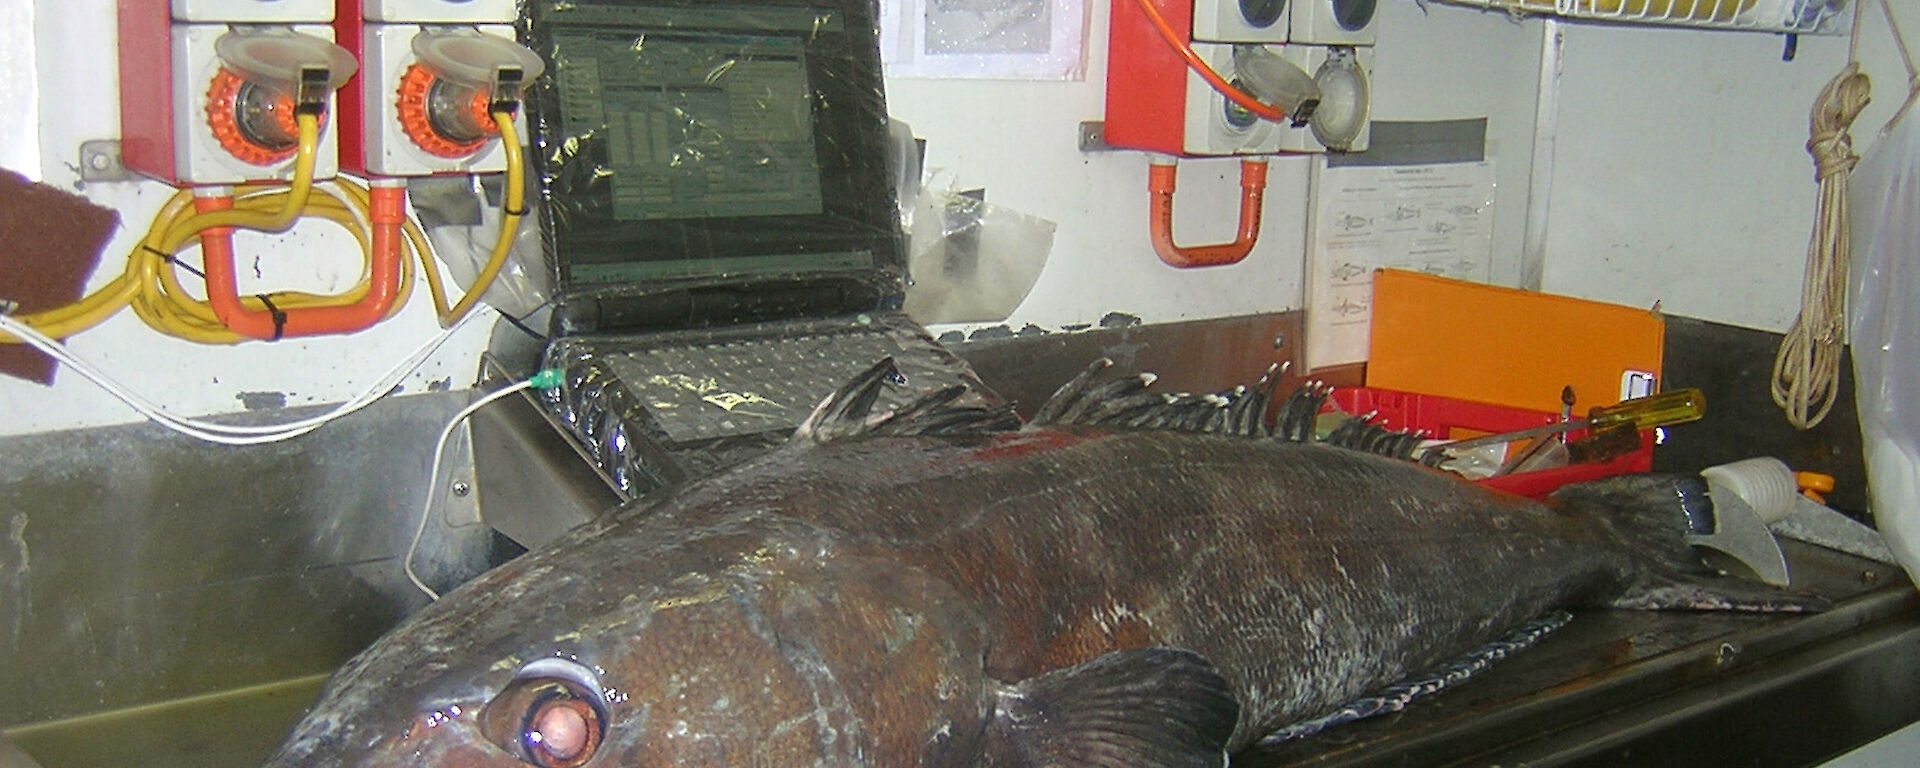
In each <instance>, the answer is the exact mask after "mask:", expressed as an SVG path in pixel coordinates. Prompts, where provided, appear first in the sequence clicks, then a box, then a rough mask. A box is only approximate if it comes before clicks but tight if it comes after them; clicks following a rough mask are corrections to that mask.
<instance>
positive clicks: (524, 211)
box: [500, 206, 527, 216]
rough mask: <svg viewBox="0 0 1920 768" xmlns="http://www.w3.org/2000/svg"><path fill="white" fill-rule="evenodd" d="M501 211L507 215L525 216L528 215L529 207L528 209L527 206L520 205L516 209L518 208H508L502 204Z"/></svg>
mask: <svg viewBox="0 0 1920 768" xmlns="http://www.w3.org/2000/svg"><path fill="white" fill-rule="evenodd" d="M500 212H501V213H504V214H506V215H508V216H525V215H527V209H526V208H525V207H524V206H523V207H520V208H517V209H516V208H508V207H506V206H501V207H500Z"/></svg>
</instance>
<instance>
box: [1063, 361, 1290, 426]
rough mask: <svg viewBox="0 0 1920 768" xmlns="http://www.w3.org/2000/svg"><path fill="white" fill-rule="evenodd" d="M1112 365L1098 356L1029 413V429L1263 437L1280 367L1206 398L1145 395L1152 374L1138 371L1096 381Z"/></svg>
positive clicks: (1149, 393)
mask: <svg viewBox="0 0 1920 768" xmlns="http://www.w3.org/2000/svg"><path fill="white" fill-rule="evenodd" d="M1112 365H1113V361H1112V360H1109V359H1107V358H1100V359H1098V360H1095V361H1093V364H1092V365H1090V366H1088V367H1087V369H1086V370H1085V371H1082V372H1081V373H1080V375H1078V376H1075V377H1073V380H1072V381H1068V382H1067V383H1066V384H1064V385H1062V386H1061V387H1060V389H1058V390H1056V391H1055V392H1054V393H1053V397H1050V398H1047V402H1046V403H1044V404H1042V405H1041V406H1040V410H1039V411H1038V412H1036V413H1035V414H1034V417H1033V422H1032V423H1033V425H1034V426H1057V425H1078V426H1102V427H1117V428H1122V429H1167V430H1181V431H1188V432H1208V433H1213V434H1224V435H1242V436H1248V437H1263V436H1266V435H1267V434H1268V429H1267V424H1266V418H1265V417H1266V412H1267V404H1268V403H1271V402H1272V401H1273V392H1274V388H1275V387H1277V386H1278V385H1279V374H1280V373H1282V372H1283V371H1284V369H1282V368H1280V367H1278V366H1275V367H1272V368H1268V369H1267V373H1266V375H1264V376H1261V377H1260V381H1259V382H1258V383H1257V384H1255V385H1254V386H1252V387H1244V386H1241V387H1234V388H1233V389H1229V390H1225V391H1221V392H1215V393H1210V394H1198V395H1195V394H1189V393H1184V392H1183V393H1180V394H1172V395H1168V394H1161V393H1157V392H1150V391H1148V387H1150V386H1152V385H1153V382H1154V379H1155V377H1154V375H1153V374H1151V373H1142V374H1137V375H1134V376H1125V377H1121V378H1117V379H1113V380H1110V381H1105V382H1099V381H1098V379H1099V378H1100V373H1101V372H1102V371H1105V370H1106V369H1107V368H1109V367H1111V366H1112Z"/></svg>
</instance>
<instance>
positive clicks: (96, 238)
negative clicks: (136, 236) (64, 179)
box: [0, 168, 120, 384]
mask: <svg viewBox="0 0 1920 768" xmlns="http://www.w3.org/2000/svg"><path fill="white" fill-rule="evenodd" d="M119 225H120V214H118V213H115V212H114V211H113V210H111V209H107V208H102V207H100V206H97V205H94V204H93V203H92V202H89V201H88V200H87V199H86V198H84V197H80V196H78V195H74V194H70V193H67V192H64V191H61V190H59V189H56V188H54V187H50V186H47V185H45V184H36V183H34V182H31V181H28V180H27V178H26V177H24V176H21V175H20V174H17V173H14V172H13V171H9V170H7V169H4V168H0V300H5V301H13V302H18V303H19V305H20V307H19V309H18V310H16V314H31V313H34V312H40V311H44V310H49V309H54V308H56V307H60V306H63V305H66V304H70V303H72V302H74V301H76V300H78V299H79V298H80V296H81V294H82V292H83V291H85V290H86V286H87V276H88V275H91V274H93V270H94V269H95V268H96V267H98V266H99V265H100V251H101V249H103V248H105V247H106V246H107V241H108V240H110V239H112V238H113V231H114V229H115V228H116V227H118V226H119ZM53 370H54V361H53V359H52V358H50V357H47V356H46V355H44V354H41V353H40V351H39V350H37V349H34V348H32V347H29V346H27V345H25V344H0V373H6V374H11V375H14V376H18V377H20V378H23V379H28V380H32V381H37V382H40V383H42V384H52V383H53Z"/></svg>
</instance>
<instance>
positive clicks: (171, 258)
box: [140, 243, 207, 280]
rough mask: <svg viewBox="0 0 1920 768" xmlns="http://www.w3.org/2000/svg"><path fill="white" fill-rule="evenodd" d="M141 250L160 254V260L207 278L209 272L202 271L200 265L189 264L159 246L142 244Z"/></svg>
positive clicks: (156, 254)
mask: <svg viewBox="0 0 1920 768" xmlns="http://www.w3.org/2000/svg"><path fill="white" fill-rule="evenodd" d="M140 250H143V251H146V252H147V253H151V254H153V255H155V256H158V257H160V260H162V261H165V262H166V263H168V264H172V265H174V266H176V267H179V268H181V269H184V270H186V271H188V272H192V273H193V274H194V276H196V277H199V278H200V279H202V280H205V279H207V273H205V272H202V271H200V269H199V268H198V267H195V266H194V265H192V264H188V263H186V262H184V261H181V260H180V258H179V257H178V256H175V255H173V254H171V253H165V252H163V251H161V250H160V249H158V248H155V247H153V246H151V245H147V244H146V243H141V244H140Z"/></svg>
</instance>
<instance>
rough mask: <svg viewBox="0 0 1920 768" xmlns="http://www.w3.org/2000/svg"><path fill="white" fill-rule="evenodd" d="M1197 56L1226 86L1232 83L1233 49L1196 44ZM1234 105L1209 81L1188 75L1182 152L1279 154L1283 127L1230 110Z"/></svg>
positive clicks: (1223, 46)
mask: <svg viewBox="0 0 1920 768" xmlns="http://www.w3.org/2000/svg"><path fill="white" fill-rule="evenodd" d="M1193 51H1194V53H1197V54H1200V58H1202V59H1204V60H1205V61H1206V62H1207V64H1208V65H1210V66H1212V67H1213V71H1215V72H1218V73H1220V76H1221V77H1223V78H1225V79H1226V80H1227V82H1229V83H1231V82H1233V78H1234V68H1233V46H1232V45H1220V44H1211V43H1195V44H1194V46H1193ZM1231 104H1232V102H1229V101H1227V97H1225V96H1222V95H1221V94H1220V92H1219V91H1217V90H1214V88H1213V86H1211V85H1208V84H1207V81H1205V80H1202V79H1201V78H1200V76H1199V75H1197V74H1194V73H1193V72H1192V71H1191V70H1189V71H1188V72H1187V100H1186V117H1185V124H1184V131H1183V133H1184V136H1183V142H1184V146H1183V147H1182V149H1184V150H1185V151H1186V153H1187V154H1190V155H1270V154H1273V153H1275V152H1278V151H1280V135H1281V131H1282V129H1283V126H1281V125H1279V124H1277V123H1274V122H1272V121H1268V120H1262V119H1260V118H1259V117H1257V116H1255V115H1253V114H1252V113H1249V112H1245V111H1243V110H1240V109H1239V108H1238V107H1234V108H1232V110H1231V111H1230V110H1229V105H1231Z"/></svg>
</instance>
